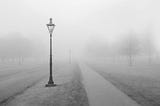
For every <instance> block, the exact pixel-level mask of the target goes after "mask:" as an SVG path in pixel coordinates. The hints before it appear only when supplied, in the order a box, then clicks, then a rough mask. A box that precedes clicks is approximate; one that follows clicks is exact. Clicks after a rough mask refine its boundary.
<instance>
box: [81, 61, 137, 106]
mask: <svg viewBox="0 0 160 106" xmlns="http://www.w3.org/2000/svg"><path fill="white" fill-rule="evenodd" d="M80 68H81V71H82V76H83V83H84V86H85V89H86V92H87V95H88V99H89V104H90V106H139V105H138V104H137V103H136V102H135V101H133V100H132V99H130V98H129V97H128V96H127V95H125V94H124V93H122V92H121V91H120V90H118V89H117V88H116V87H114V86H113V85H112V84H111V83H110V82H108V81H107V80H105V79H104V78H103V77H101V76H100V75H99V74H97V73H96V72H95V71H93V70H92V69H90V68H89V67H88V66H87V65H85V64H82V63H80Z"/></svg>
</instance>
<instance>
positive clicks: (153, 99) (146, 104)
mask: <svg viewBox="0 0 160 106" xmlns="http://www.w3.org/2000/svg"><path fill="white" fill-rule="evenodd" d="M88 64H89V65H90V66H91V67H92V69H94V70H96V71H97V72H98V73H99V74H100V75H101V76H103V77H104V78H105V79H106V80H108V81H110V82H111V83H112V84H113V85H114V86H116V87H117V88H118V89H120V90H121V91H122V92H124V93H125V94H126V95H128V96H129V97H130V98H132V99H133V100H135V101H136V102H137V103H138V104H140V105H141V106H159V105H160V101H159V98H160V72H159V69H160V65H159V64H158V63H156V64H155V63H154V64H144V63H139V64H134V65H133V66H132V67H130V66H128V64H123V63H120V62H117V63H108V62H107V61H106V62H105V61H104V60H101V61H96V62H95V61H92V62H91V61H90V62H88Z"/></svg>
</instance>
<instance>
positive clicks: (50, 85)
mask: <svg viewBox="0 0 160 106" xmlns="http://www.w3.org/2000/svg"><path fill="white" fill-rule="evenodd" d="M55 86H57V85H56V84H54V83H51V84H49V83H48V84H46V85H45V87H55Z"/></svg>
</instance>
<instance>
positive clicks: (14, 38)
mask: <svg viewBox="0 0 160 106" xmlns="http://www.w3.org/2000/svg"><path fill="white" fill-rule="evenodd" d="M39 48H41V49H42V47H41V46H39ZM38 51H42V50H38V47H37V48H36V45H35V43H34V42H33V41H32V40H30V39H29V38H27V37H24V36H22V35H21V34H19V33H12V34H8V35H6V36H3V37H0V60H1V62H6V61H13V62H15V61H18V62H19V63H20V64H21V63H23V61H24V59H26V58H31V57H34V56H36V53H37V52H38Z"/></svg>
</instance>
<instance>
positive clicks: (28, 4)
mask: <svg viewBox="0 0 160 106" xmlns="http://www.w3.org/2000/svg"><path fill="white" fill-rule="evenodd" d="M159 4H160V1H159V0H1V1H0V16H1V18H0V29H1V30H0V36H4V35H5V34H7V33H13V32H19V33H21V34H23V35H24V36H26V37H29V38H31V39H33V40H34V41H36V42H42V43H44V45H46V47H48V45H49V33H48V30H47V27H46V24H47V23H48V21H49V18H50V17H52V18H53V21H54V23H55V24H56V28H55V30H54V32H53V35H54V36H53V39H54V40H53V41H54V44H53V45H54V48H55V53H56V52H57V53H60V52H61V53H62V52H63V53H64V52H66V54H67V53H68V49H69V48H71V49H72V50H74V52H79V51H77V50H78V49H79V48H83V47H84V45H85V42H87V41H88V40H89V39H93V38H95V39H97V38H98V39H106V40H108V41H109V42H113V41H115V40H116V39H119V37H121V36H122V35H123V34H124V33H127V32H128V31H129V30H134V31H135V32H137V33H144V32H145V31H147V30H148V28H150V29H151V31H152V32H153V35H154V36H153V38H154V39H155V44H156V45H157V48H159V49H160V43H159V42H160V37H159V36H160V35H159V28H160V12H159V10H160V7H159Z"/></svg>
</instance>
